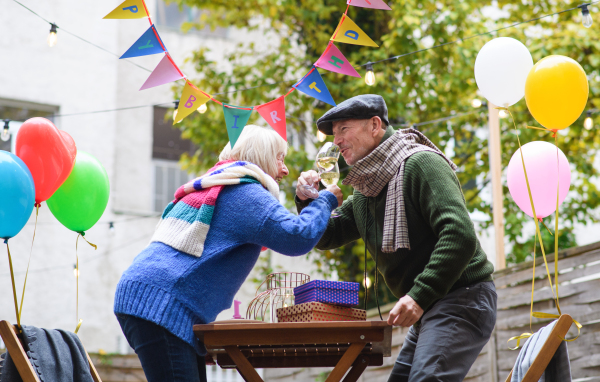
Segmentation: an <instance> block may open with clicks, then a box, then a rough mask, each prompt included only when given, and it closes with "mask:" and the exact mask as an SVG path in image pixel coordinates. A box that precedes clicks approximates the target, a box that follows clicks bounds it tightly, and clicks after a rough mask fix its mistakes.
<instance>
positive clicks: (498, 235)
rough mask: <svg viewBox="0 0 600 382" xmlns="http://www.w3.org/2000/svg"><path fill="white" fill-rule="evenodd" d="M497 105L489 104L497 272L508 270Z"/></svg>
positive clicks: (489, 141)
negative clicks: (505, 251)
mask: <svg viewBox="0 0 600 382" xmlns="http://www.w3.org/2000/svg"><path fill="white" fill-rule="evenodd" d="M495 107H496V105H494V104H492V103H491V102H488V112H489V123H490V138H489V140H488V143H489V152H490V156H489V157H490V173H491V175H492V198H493V203H492V208H493V216H494V233H495V241H496V270H499V269H504V268H506V258H505V255H504V209H503V203H502V202H503V199H504V197H503V195H502V160H501V151H500V116H499V114H498V110H496V109H495Z"/></svg>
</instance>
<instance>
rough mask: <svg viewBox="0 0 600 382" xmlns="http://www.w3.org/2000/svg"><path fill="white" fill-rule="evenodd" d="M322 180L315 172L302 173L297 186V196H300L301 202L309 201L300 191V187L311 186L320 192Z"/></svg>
mask: <svg viewBox="0 0 600 382" xmlns="http://www.w3.org/2000/svg"><path fill="white" fill-rule="evenodd" d="M320 180H321V177H320V176H319V174H318V173H317V172H316V171H315V170H308V171H306V172H303V173H301V174H300V177H299V178H298V184H297V185H296V196H298V199H300V200H306V199H308V198H307V197H306V196H304V195H303V194H302V192H301V191H300V186H306V185H309V186H311V187H314V188H316V189H317V190H318V189H319V181H320Z"/></svg>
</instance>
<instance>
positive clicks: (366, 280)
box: [363, 277, 371, 289]
mask: <svg viewBox="0 0 600 382" xmlns="http://www.w3.org/2000/svg"><path fill="white" fill-rule="evenodd" d="M363 286H364V287H365V288H366V289H369V288H370V287H371V279H370V278H369V277H367V278H366V279H364V280H363Z"/></svg>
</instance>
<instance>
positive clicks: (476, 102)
mask: <svg viewBox="0 0 600 382" xmlns="http://www.w3.org/2000/svg"><path fill="white" fill-rule="evenodd" d="M481 105H483V103H482V102H481V100H480V99H477V98H475V99H474V100H473V101H471V106H473V107H474V108H476V109H477V108H480V107H481Z"/></svg>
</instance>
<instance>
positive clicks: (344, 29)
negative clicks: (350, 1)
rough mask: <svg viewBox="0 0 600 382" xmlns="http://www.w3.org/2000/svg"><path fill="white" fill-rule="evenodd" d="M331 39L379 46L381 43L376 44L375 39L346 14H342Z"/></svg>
mask: <svg viewBox="0 0 600 382" xmlns="http://www.w3.org/2000/svg"><path fill="white" fill-rule="evenodd" d="M369 1H370V0H369ZM331 41H338V42H343V43H344V44H353V45H364V46H374V47H379V45H377V44H375V41H373V40H371V38H370V37H369V36H367V34H366V33H365V32H363V30H362V29H360V28H359V27H358V25H356V23H355V22H354V21H352V20H351V19H350V17H348V16H346V15H343V16H342V20H341V21H340V23H339V25H338V27H337V28H336V30H335V32H334V33H333V36H331Z"/></svg>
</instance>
